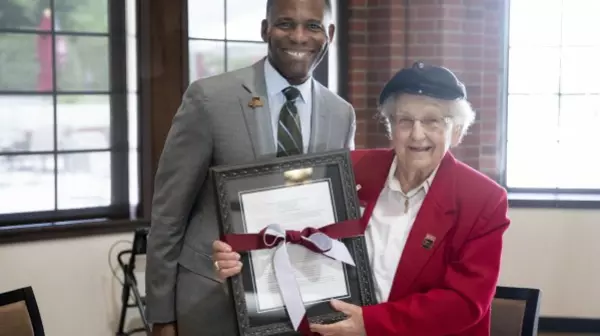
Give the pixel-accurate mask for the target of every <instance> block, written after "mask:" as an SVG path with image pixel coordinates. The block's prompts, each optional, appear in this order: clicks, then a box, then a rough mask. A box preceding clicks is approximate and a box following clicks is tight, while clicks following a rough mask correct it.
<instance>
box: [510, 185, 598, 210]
mask: <svg viewBox="0 0 600 336" xmlns="http://www.w3.org/2000/svg"><path fill="white" fill-rule="evenodd" d="M508 204H509V206H510V207H512V208H540V209H582V210H583V209H595V210H600V194H596V193H595V192H586V193H583V192H582V193H566V192H565V193H557V192H554V193H550V192H531V191H526V192H525V191H524V192H520V191H510V190H509V192H508Z"/></svg>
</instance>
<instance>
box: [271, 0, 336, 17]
mask: <svg viewBox="0 0 600 336" xmlns="http://www.w3.org/2000/svg"><path fill="white" fill-rule="evenodd" d="M287 1H290V0H287ZM324 1H325V9H327V12H329V13H331V11H332V7H331V0H324ZM274 2H275V0H267V16H269V13H271V9H272V8H273V3H274Z"/></svg>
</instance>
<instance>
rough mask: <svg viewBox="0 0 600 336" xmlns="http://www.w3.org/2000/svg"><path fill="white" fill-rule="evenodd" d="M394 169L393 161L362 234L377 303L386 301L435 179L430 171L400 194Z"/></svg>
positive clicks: (395, 164) (394, 163)
mask: <svg viewBox="0 0 600 336" xmlns="http://www.w3.org/2000/svg"><path fill="white" fill-rule="evenodd" d="M396 166H397V163H396V158H394V161H393V163H392V165H391V167H390V170H389V173H388V177H387V181H386V184H385V186H384V188H383V190H382V191H381V193H380V195H379V198H378V200H377V204H376V205H375V208H374V209H373V213H372V215H371V218H370V220H369V224H368V226H367V229H366V232H365V239H366V242H367V250H368V253H369V259H370V264H371V270H372V272H373V280H374V282H375V294H376V296H377V301H378V302H386V301H387V300H388V297H389V294H390V290H391V288H392V284H393V282H394V277H395V275H396V268H397V266H398V263H399V262H400V257H401V256H402V251H403V250H404V245H405V244H406V240H407V238H408V234H409V233H410V230H411V229H412V227H413V224H414V221H415V218H416V217H417V214H418V213H419V209H420V208H421V204H423V200H424V199H425V195H426V194H427V192H428V191H429V188H430V186H431V182H432V181H433V178H434V176H435V171H434V172H433V174H431V176H430V177H429V178H427V180H425V181H424V182H423V183H422V184H421V185H420V186H418V187H417V188H415V189H413V190H410V191H409V192H407V193H404V192H403V191H402V189H401V187H400V182H399V181H398V179H397V178H396V176H395V173H396ZM399 276H402V274H400V275H399Z"/></svg>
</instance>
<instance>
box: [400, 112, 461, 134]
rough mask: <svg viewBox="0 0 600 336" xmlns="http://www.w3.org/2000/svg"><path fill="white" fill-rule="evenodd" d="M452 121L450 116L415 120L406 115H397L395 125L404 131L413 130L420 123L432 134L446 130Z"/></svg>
mask: <svg viewBox="0 0 600 336" xmlns="http://www.w3.org/2000/svg"><path fill="white" fill-rule="evenodd" d="M450 120H451V118H450V117H448V116H443V117H425V118H415V117H411V116H406V115H397V116H396V117H395V119H394V123H395V124H396V125H397V126H398V127H399V128H400V129H402V130H412V129H413V128H414V127H415V123H416V122H417V121H419V123H420V124H421V126H423V128H424V129H425V130H426V131H429V132H432V131H439V130H442V129H444V128H445V127H446V126H448V123H449V122H450Z"/></svg>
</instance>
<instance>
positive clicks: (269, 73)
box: [264, 59, 313, 153]
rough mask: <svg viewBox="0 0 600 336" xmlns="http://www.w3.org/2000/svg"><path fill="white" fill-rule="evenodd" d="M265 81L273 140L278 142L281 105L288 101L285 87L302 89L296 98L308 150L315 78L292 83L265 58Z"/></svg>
mask: <svg viewBox="0 0 600 336" xmlns="http://www.w3.org/2000/svg"><path fill="white" fill-rule="evenodd" d="M264 63H265V66H264V71H265V81H266V85H267V99H268V100H269V109H270V112H271V127H272V129H273V140H274V141H275V143H277V129H278V126H279V113H280V111H281V107H282V106H283V104H284V103H285V101H286V98H285V96H284V94H283V92H282V91H283V89H285V88H287V87H288V86H294V87H295V88H297V89H298V90H299V91H300V96H299V97H298V99H296V108H297V109H298V115H299V116H300V127H301V128H302V144H303V147H304V152H305V153H307V152H308V143H309V141H310V128H311V116H312V99H313V98H312V91H313V90H312V88H313V87H312V85H313V78H312V77H311V78H309V79H308V80H306V81H305V82H304V83H302V84H300V85H290V84H289V83H288V81H287V80H286V79H285V78H284V77H283V76H281V74H280V73H279V72H277V70H275V68H273V66H272V65H271V63H270V62H269V60H268V59H266V60H265V62H264Z"/></svg>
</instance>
